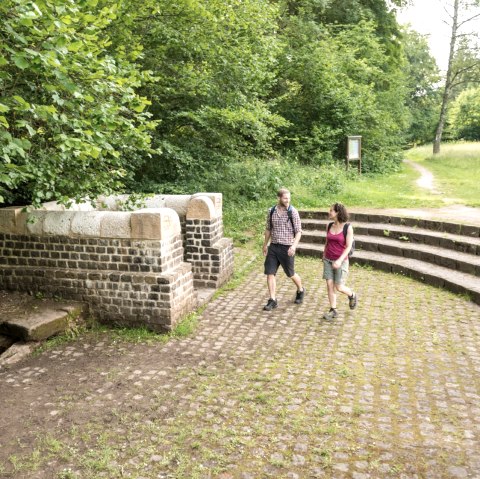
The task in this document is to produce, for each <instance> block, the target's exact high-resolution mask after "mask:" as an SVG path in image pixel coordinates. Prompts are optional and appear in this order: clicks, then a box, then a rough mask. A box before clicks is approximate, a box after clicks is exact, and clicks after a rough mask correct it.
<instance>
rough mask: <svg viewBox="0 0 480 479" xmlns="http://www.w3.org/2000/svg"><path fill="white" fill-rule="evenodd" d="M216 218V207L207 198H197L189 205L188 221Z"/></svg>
mask: <svg viewBox="0 0 480 479" xmlns="http://www.w3.org/2000/svg"><path fill="white" fill-rule="evenodd" d="M216 216H217V212H216V210H215V206H214V204H213V202H212V200H211V199H210V198H209V197H207V196H196V197H195V198H192V200H191V201H190V203H189V204H188V210H187V220H192V219H195V220H212V219H214V218H216Z"/></svg>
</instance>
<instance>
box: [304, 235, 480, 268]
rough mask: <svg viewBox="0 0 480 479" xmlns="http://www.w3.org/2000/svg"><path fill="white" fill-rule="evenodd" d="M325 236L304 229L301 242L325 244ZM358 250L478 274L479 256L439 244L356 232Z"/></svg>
mask: <svg viewBox="0 0 480 479" xmlns="http://www.w3.org/2000/svg"><path fill="white" fill-rule="evenodd" d="M325 236H326V234H325V231H314V230H306V231H304V233H303V234H302V242H303V243H313V244H325ZM360 250H363V251H373V252H376V253H384V254H391V255H394V256H403V257H404V258H411V259H417V260H420V261H425V262H427V263H432V264H437V265H439V266H445V267H447V268H451V269H453V270H456V271H461V272H463V273H469V274H472V275H474V276H480V256H474V255H472V254H468V253H461V252H458V251H452V250H448V249H445V248H441V247H439V246H430V245H426V244H421V243H410V242H408V241H398V240H394V239H393V240H392V239H389V238H380V237H378V236H363V235H357V234H356V235H355V251H360Z"/></svg>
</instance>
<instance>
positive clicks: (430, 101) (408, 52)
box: [402, 28, 441, 144]
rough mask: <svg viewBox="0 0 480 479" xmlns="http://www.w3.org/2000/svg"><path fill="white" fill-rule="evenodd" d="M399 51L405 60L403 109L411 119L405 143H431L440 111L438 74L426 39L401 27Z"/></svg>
mask: <svg viewBox="0 0 480 479" xmlns="http://www.w3.org/2000/svg"><path fill="white" fill-rule="evenodd" d="M402 35H403V37H402V39H403V42H402V44H403V49H404V52H405V57H406V60H407V64H406V71H407V74H406V81H407V84H406V88H407V91H408V95H407V106H408V110H409V114H410V117H411V121H410V127H409V129H408V132H407V136H406V139H407V141H408V142H409V143H420V144H423V143H426V142H430V141H431V140H432V137H433V134H434V131H435V127H436V124H437V121H438V115H439V110H440V102H441V99H440V92H439V90H438V86H437V85H438V82H439V80H440V75H439V71H438V67H437V65H436V62H435V59H434V58H433V57H432V56H431V55H430V52H429V47H428V43H427V39H426V38H425V37H424V36H422V35H420V34H418V33H417V32H415V31H413V30H410V29H408V28H404V29H403V31H402Z"/></svg>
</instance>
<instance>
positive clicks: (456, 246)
mask: <svg viewBox="0 0 480 479" xmlns="http://www.w3.org/2000/svg"><path fill="white" fill-rule="evenodd" d="M327 223H328V221H327V220H318V219H302V229H303V230H304V232H305V233H307V232H308V231H316V232H318V234H323V235H325V230H326V225H327ZM352 225H353V228H354V231H355V237H357V236H367V235H368V236H375V237H381V238H389V239H394V240H399V241H401V242H402V243H406V242H409V243H423V244H425V245H429V246H436V247H441V248H445V249H449V250H452V251H458V252H461V253H468V254H471V255H476V256H480V238H474V237H469V236H464V235H458V234H452V233H444V232H439V231H432V230H428V229H425V228H415V227H411V226H400V225H392V224H379V223H352Z"/></svg>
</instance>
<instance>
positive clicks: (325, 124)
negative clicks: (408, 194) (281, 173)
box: [276, 16, 407, 171]
mask: <svg viewBox="0 0 480 479" xmlns="http://www.w3.org/2000/svg"><path fill="white" fill-rule="evenodd" d="M285 21H286V27H285V30H284V36H285V39H286V42H288V43H289V48H287V49H286V50H285V52H284V56H283V58H282V68H281V69H280V77H281V78H280V81H279V86H280V87H281V91H280V92H278V97H279V99H278V100H277V102H276V104H277V108H278V113H279V114H281V115H282V116H283V117H284V118H286V119H287V120H288V121H289V123H290V125H291V126H290V127H288V128H286V129H285V134H284V143H283V147H284V152H285V154H287V155H288V156H290V157H294V158H297V159H299V160H300V161H301V162H303V163H308V164H325V163H329V162H331V160H332V159H333V158H334V159H340V158H343V157H344V154H345V143H344V141H345V137H346V136H347V135H352V134H357V135H362V136H363V146H362V150H363V152H364V161H363V165H364V170H365V171H386V170H389V169H391V168H392V167H394V166H395V165H396V164H398V161H399V156H398V154H397V153H398V151H399V147H400V145H401V143H402V139H403V138H402V131H403V130H404V128H405V126H406V120H407V116H406V109H405V107H404V106H403V100H404V94H405V89H404V82H405V79H404V76H403V73H402V71H401V69H400V68H399V67H393V66H392V65H391V64H390V63H389V60H388V59H389V57H388V55H386V52H385V48H384V47H383V46H382V44H381V42H380V41H379V40H378V37H377V35H376V33H375V25H374V24H373V23H372V22H366V21H360V22H359V23H358V24H356V25H348V26H341V25H335V26H332V27H329V26H326V25H319V24H315V23H312V22H311V21H308V19H305V18H302V17H301V16H298V17H290V18H288V19H287V20H285Z"/></svg>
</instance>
